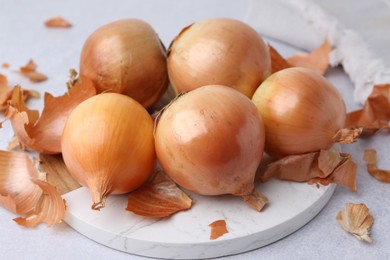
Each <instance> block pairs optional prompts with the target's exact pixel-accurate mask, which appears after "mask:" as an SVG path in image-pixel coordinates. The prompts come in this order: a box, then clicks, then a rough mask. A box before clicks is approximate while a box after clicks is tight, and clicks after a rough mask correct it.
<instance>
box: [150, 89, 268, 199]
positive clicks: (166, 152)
mask: <svg viewBox="0 0 390 260" xmlns="http://www.w3.org/2000/svg"><path fill="white" fill-rule="evenodd" d="M155 143H156V153H157V158H158V160H159V162H160V163H161V165H162V167H163V169H164V170H165V172H166V173H167V175H168V176H169V177H171V178H172V180H174V181H175V182H176V183H177V184H179V185H180V186H182V187H184V188H186V189H188V190H191V191H193V192H196V193H199V194H203V195H220V194H233V195H237V196H244V195H248V194H251V193H252V192H253V190H254V184H253V183H254V178H255V173H256V170H257V167H258V166H259V164H260V161H261V158H262V155H263V148H264V126H263V123H262V120H261V117H260V115H259V113H258V111H257V110H256V107H255V106H254V105H253V104H252V103H251V101H250V99H248V98H247V97H246V96H244V95H243V94H241V93H240V92H238V91H236V90H233V89H231V88H229V87H226V86H219V85H208V86H204V87H201V88H198V89H196V90H193V91H191V92H188V93H186V94H184V95H182V96H179V97H178V98H177V99H175V100H174V101H173V102H172V103H171V104H170V105H169V106H168V107H166V108H165V110H163V112H162V114H161V115H160V116H159V121H158V124H157V127H156V130H155Z"/></svg>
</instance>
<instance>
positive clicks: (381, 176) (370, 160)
mask: <svg viewBox="0 0 390 260" xmlns="http://www.w3.org/2000/svg"><path fill="white" fill-rule="evenodd" d="M363 160H364V161H365V162H366V163H367V172H368V173H369V174H370V175H371V176H372V177H374V178H375V179H377V180H378V181H382V182H390V170H384V169H378V166H377V163H378V162H377V153H376V150H374V149H366V150H365V151H364V156H363Z"/></svg>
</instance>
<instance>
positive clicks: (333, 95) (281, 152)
mask: <svg viewBox="0 0 390 260" xmlns="http://www.w3.org/2000/svg"><path fill="white" fill-rule="evenodd" d="M252 101H253V103H254V104H255V105H256V107H257V108H258V110H259V112H260V113H261V115H262V118H263V121H264V126H265V131H266V142H265V150H266V152H268V153H269V154H270V155H273V156H285V155H292V154H302V153H307V152H314V151H319V150H321V149H328V148H330V147H331V146H332V145H333V144H334V143H335V141H336V140H334V136H335V134H336V132H337V131H338V130H340V129H342V128H343V127H344V122H345V118H346V108H345V104H344V101H343V99H342V97H341V95H340V94H339V92H338V91H337V89H336V88H335V87H334V86H333V85H332V84H331V83H330V82H329V81H328V80H327V79H326V78H324V77H323V76H321V75H320V74H318V73H317V72H315V71H313V70H310V69H305V68H288V69H284V70H281V71H279V72H276V73H274V74H272V75H271V76H270V77H269V78H267V79H266V80H265V81H264V82H263V83H262V84H261V85H260V86H259V88H258V89H257V90H256V92H255V94H254V95H253V98H252Z"/></svg>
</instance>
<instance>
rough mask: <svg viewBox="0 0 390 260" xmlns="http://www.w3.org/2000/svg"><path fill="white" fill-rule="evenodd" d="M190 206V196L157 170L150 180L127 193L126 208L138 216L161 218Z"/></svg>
mask: <svg viewBox="0 0 390 260" xmlns="http://www.w3.org/2000/svg"><path fill="white" fill-rule="evenodd" d="M191 206H192V200H191V198H190V197H189V196H188V195H187V194H186V193H185V192H184V191H182V190H181V189H180V188H179V187H178V186H177V185H176V183H174V182H173V181H172V180H171V179H170V178H169V177H168V176H166V175H165V173H164V172H162V171H158V172H156V173H155V175H154V176H153V178H152V179H151V180H150V181H148V182H146V183H145V184H144V185H142V186H141V187H140V188H138V189H136V190H135V191H133V192H131V193H130V194H129V197H128V201H127V208H126V210H128V211H131V212H133V213H135V214H137V215H140V216H145V217H159V218H162V217H168V216H170V215H172V214H174V213H176V212H178V211H182V210H187V209H189V208H191Z"/></svg>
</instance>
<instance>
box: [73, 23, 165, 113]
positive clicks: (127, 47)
mask: <svg viewBox="0 0 390 260" xmlns="http://www.w3.org/2000/svg"><path fill="white" fill-rule="evenodd" d="M80 77H85V78H87V79H89V80H91V81H92V82H93V85H94V86H95V88H96V90H97V92H98V93H102V92H114V93H121V94H124V95H127V96H129V97H131V98H133V99H135V100H136V101H138V102H139V103H141V104H142V105H143V106H144V107H146V108H148V107H150V106H152V105H153V104H155V103H157V102H158V101H159V100H160V98H161V97H162V95H163V94H164V93H165V91H166V89H167V87H168V84H169V80H168V72H167V64H166V52H165V48H164V46H163V45H162V43H161V41H160V39H159V37H158V35H157V33H156V32H155V31H154V29H153V28H152V27H151V26H150V25H149V24H148V23H146V22H144V21H142V20H138V19H123V20H118V21H115V22H111V23H109V24H106V25H104V26H102V27H100V28H98V29H97V30H96V31H94V32H93V33H92V34H91V35H90V36H89V37H88V39H87V40H86V42H85V43H84V46H83V48H82V51H81V57H80Z"/></svg>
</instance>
